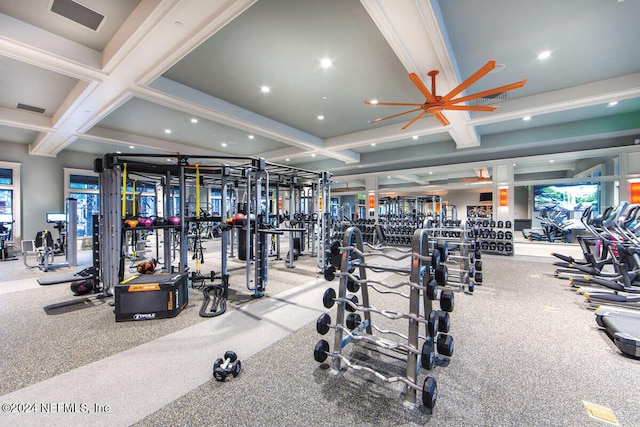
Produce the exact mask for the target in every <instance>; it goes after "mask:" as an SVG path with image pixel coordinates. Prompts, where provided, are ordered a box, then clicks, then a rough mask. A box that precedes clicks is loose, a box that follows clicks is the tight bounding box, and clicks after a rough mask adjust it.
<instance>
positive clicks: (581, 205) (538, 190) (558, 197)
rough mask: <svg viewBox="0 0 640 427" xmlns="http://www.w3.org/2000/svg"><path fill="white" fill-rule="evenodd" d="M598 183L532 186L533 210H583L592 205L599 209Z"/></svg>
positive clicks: (594, 208)
mask: <svg viewBox="0 0 640 427" xmlns="http://www.w3.org/2000/svg"><path fill="white" fill-rule="evenodd" d="M599 200H600V184H597V183H589V184H557V185H536V186H534V187H533V210H534V211H542V210H545V209H558V208H561V209H566V210H568V211H584V210H585V209H586V208H588V207H589V206H593V210H594V212H598V211H599Z"/></svg>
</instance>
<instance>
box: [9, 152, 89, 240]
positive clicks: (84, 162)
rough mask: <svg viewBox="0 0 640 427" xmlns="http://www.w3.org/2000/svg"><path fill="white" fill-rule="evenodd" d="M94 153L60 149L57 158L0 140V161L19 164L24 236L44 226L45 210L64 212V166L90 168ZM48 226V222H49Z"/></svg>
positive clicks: (22, 232) (29, 237) (32, 233)
mask: <svg viewBox="0 0 640 427" xmlns="http://www.w3.org/2000/svg"><path fill="white" fill-rule="evenodd" d="M95 158H96V156H94V155H90V154H84V153H76V152H63V153H61V154H59V155H58V156H57V157H43V156H32V155H29V151H28V146H27V145H23V144H11V143H6V142H0V160H3V161H8V162H16V163H21V164H22V167H21V177H20V180H21V187H22V188H21V194H22V197H21V200H17V201H16V202H17V203H20V205H21V207H22V230H21V235H22V238H23V239H27V240H30V239H33V238H35V236H36V233H37V232H38V231H40V230H43V229H45V228H46V227H47V222H46V220H45V217H46V213H47V212H64V209H65V200H64V171H63V168H64V167H69V168H78V169H88V170H93V160H94V159H95ZM49 227H50V225H49Z"/></svg>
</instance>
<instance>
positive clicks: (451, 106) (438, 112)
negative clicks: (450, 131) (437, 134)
mask: <svg viewBox="0 0 640 427" xmlns="http://www.w3.org/2000/svg"><path fill="white" fill-rule="evenodd" d="M495 67H496V61H495V60H493V59H492V60H490V61H489V62H487V63H486V64H485V65H484V66H483V67H482V68H480V69H479V70H478V71H476V72H475V73H474V74H473V75H472V76H471V77H469V78H468V79H467V80H465V81H463V82H462V83H460V84H459V85H458V86H457V87H456V88H455V89H453V90H452V91H451V92H449V93H448V94H446V95H445V96H437V95H436V76H437V75H438V73H439V71H438V70H432V71H429V72H428V73H427V75H428V76H429V77H431V91H429V89H427V86H426V85H425V84H424V83H423V82H422V80H420V77H418V75H417V74H416V73H411V74H409V80H411V81H412V82H413V84H414V85H416V87H417V88H418V89H419V90H420V92H422V94H423V95H424V96H425V98H426V101H425V102H424V104H409V103H400V102H378V101H364V103H365V104H367V105H388V106H396V107H418V108H414V109H413V110H409V111H405V112H404V113H399V114H394V115H392V116H387V117H382V118H380V119H375V120H370V121H369V123H377V122H380V121H382V120H387V119H392V118H394V117H398V116H402V115H404V114H409V113H414V112H416V111H420V110H422V111H420V113H419V114H418V115H417V116H415V117H414V118H413V119H411V121H410V122H408V123H407V124H406V125H404V126H403V127H401V128H400V130H405V129H406V128H408V127H409V126H411V125H412V124H414V123H415V122H416V121H417V120H418V119H419V118H421V117H422V116H424V115H425V114H427V113H429V114H433V115H434V116H436V118H437V119H438V120H439V121H440V123H442V125H443V126H447V125H448V124H449V123H450V122H449V120H447V118H446V117H445V115H444V114H443V113H442V112H443V111H444V110H466V111H493V110H495V109H496V108H498V107H497V106H492V105H457V104H460V103H461V102H466V101H471V100H473V99H477V98H482V97H486V96H490V95H495V94H498V93H500V92H506V91H508V90H512V89H517V88H521V87H522V86H524V85H525V84H526V83H527V80H526V79H525V80H522V81H519V82H517V83H511V84H508V85H505V86H500V87H496V88H493V89H489V90H485V91H482V92H478V93H474V94H473V95H468V96H463V97H461V98H456V99H453V97H454V96H456V95H458V94H459V93H460V92H462V91H463V90H465V89H467V88H468V87H469V86H471V85H472V84H473V83H475V82H476V81H478V80H480V79H481V78H482V77H484V76H485V75H486V74H487V73H489V72H490V71H491V70H493V69H494V68H495Z"/></svg>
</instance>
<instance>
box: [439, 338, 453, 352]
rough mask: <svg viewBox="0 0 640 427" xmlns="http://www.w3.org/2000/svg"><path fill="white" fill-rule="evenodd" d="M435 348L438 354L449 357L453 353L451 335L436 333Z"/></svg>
mask: <svg viewBox="0 0 640 427" xmlns="http://www.w3.org/2000/svg"><path fill="white" fill-rule="evenodd" d="M437 348H438V353H439V354H442V355H443V356H449V357H451V356H452V355H453V337H452V336H451V335H447V334H438V340H437Z"/></svg>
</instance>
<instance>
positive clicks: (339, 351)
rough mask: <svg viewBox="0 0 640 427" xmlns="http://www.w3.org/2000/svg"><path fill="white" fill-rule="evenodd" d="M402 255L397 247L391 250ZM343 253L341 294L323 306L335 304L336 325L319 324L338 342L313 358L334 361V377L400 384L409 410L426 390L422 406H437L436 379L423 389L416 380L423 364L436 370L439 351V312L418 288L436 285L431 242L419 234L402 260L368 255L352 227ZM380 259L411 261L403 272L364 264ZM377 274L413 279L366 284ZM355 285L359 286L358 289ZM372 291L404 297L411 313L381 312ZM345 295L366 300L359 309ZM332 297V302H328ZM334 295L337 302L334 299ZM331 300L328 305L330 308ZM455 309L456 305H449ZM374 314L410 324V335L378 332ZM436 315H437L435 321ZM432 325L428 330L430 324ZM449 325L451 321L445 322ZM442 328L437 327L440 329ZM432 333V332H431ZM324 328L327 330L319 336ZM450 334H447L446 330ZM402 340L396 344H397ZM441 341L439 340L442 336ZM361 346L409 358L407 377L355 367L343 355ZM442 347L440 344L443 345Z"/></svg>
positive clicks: (318, 350)
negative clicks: (353, 374) (361, 374)
mask: <svg viewBox="0 0 640 427" xmlns="http://www.w3.org/2000/svg"><path fill="white" fill-rule="evenodd" d="M387 249H394V250H395V251H399V250H398V249H397V248H387ZM340 250H341V268H340V270H341V271H340V273H339V274H338V275H339V277H340V283H339V289H338V293H337V295H336V294H335V291H333V288H330V289H328V290H327V292H325V296H324V297H323V302H324V304H325V307H327V308H329V307H331V306H332V305H333V301H335V302H337V309H336V311H337V313H336V324H335V325H328V324H327V320H328V321H330V317H329V316H328V314H323V315H322V316H320V318H319V319H318V323H317V326H318V332H320V333H326V332H327V331H328V330H329V328H333V329H335V337H334V343H333V349H334V351H333V352H330V351H329V344H328V342H327V341H325V340H320V341H319V342H318V343H317V344H316V348H315V351H314V357H315V358H316V360H317V361H318V362H322V361H324V360H325V359H326V357H327V356H330V357H331V358H332V368H333V372H334V373H336V374H338V373H340V372H341V371H342V370H343V369H344V368H349V369H354V370H358V371H360V370H361V371H365V372H368V373H370V374H373V375H374V376H375V377H376V378H378V379H380V380H382V381H385V382H389V383H392V382H402V383H404V384H405V386H406V394H405V399H404V404H405V406H408V407H410V408H415V406H416V391H417V390H422V393H423V395H422V401H423V404H424V405H425V406H426V407H427V409H429V410H431V409H433V405H434V404H435V399H436V394H437V391H436V390H437V386H436V382H435V379H433V378H432V377H429V376H427V377H426V378H425V380H424V383H423V385H422V386H419V385H418V383H417V381H418V367H419V366H420V365H422V366H423V367H427V366H428V369H432V368H433V366H434V357H435V352H434V349H433V338H432V337H433V336H435V334H436V333H437V330H438V326H434V324H433V322H434V320H433V318H434V317H435V318H436V320H435V322H438V320H437V319H438V316H437V315H436V312H435V310H433V306H432V301H431V299H429V298H427V294H426V288H427V286H426V285H424V286H423V285H420V283H423V282H424V283H427V282H432V281H434V279H433V269H432V266H431V263H432V259H431V257H430V256H429V242H428V235H427V232H426V230H416V231H415V232H414V235H413V241H412V250H411V252H407V251H403V255H401V256H399V257H392V256H389V255H387V254H385V253H383V252H382V251H379V250H378V251H375V252H368V253H365V252H364V250H363V237H362V233H361V231H360V230H359V229H358V228H357V227H350V228H349V229H347V230H346V232H345V234H344V239H343V247H341V248H340ZM372 255H375V256H381V257H386V258H388V259H392V260H394V261H399V260H402V259H406V258H411V267H410V269H406V268H400V267H395V266H390V265H388V266H384V265H372V264H368V263H367V262H366V260H365V259H366V257H367V256H372ZM356 268H357V269H358V273H359V275H358V276H354V275H353V272H354V271H355V269H356ZM368 269H373V270H376V271H390V272H396V273H404V274H407V273H408V274H409V281H404V282H402V283H400V284H397V285H390V284H387V283H383V282H381V281H376V280H367V270H368ZM355 283H357V286H356V285H354V284H355ZM376 285H378V286H382V287H385V288H386V289H380V288H378V287H377V286H376ZM400 287H408V288H409V294H408V295H407V294H403V293H402V292H400V291H398V290H397V289H398V288H400ZM370 289H371V290H374V291H377V292H379V293H384V294H395V295H399V296H402V297H404V298H406V299H408V300H409V307H408V308H409V310H408V312H407V313H401V312H395V311H391V310H381V309H378V308H375V307H373V306H371V305H370V303H369V290H370ZM347 290H350V291H351V292H354V293H357V292H358V291H359V292H360V297H361V300H362V303H361V304H358V298H357V296H355V295H350V296H347ZM327 294H329V297H327ZM334 296H335V298H334ZM421 298H422V299H423V301H424V305H425V307H424V314H421V313H420V299H421ZM327 299H329V300H331V301H329V304H327V301H326V300H327ZM450 303H451V309H452V306H453V301H452V300H451V301H450ZM347 311H350V312H352V314H350V315H349V316H347V315H346V312H347ZM356 311H358V312H361V313H362V314H363V316H364V320H363V321H362V320H361V318H360V317H359V314H357V316H358V320H357V321H356V322H354V320H353V319H354V318H353V317H350V316H354V315H356V314H354V313H353V312H356ZM371 313H376V314H379V315H381V316H384V317H386V318H387V319H391V320H393V321H401V320H407V321H408V336H406V335H403V334H401V333H399V332H396V331H389V330H383V329H380V328H378V327H377V326H375V325H374V324H373V323H372V319H371ZM434 315H435V316H434ZM429 319H432V320H431V322H432V324H431V325H429V322H430V320H429ZM447 320H448V317H447ZM421 324H424V325H425V330H426V331H427V332H426V335H425V336H422V335H420V334H419V331H418V329H419V326H420V325H421ZM437 324H438V323H435V325H437ZM430 328H431V332H430V331H429V330H430ZM321 329H323V330H322V331H321ZM374 330H375V331H376V332H378V333H380V334H384V335H385V336H393V337H394V338H395V339H396V340H393V339H388V338H382V337H381V336H378V335H374ZM447 331H448V329H447ZM441 335H444V337H443V339H444V338H446V341H447V343H448V345H449V352H448V353H449V354H448V355H449V356H450V355H451V353H452V351H453V339H452V338H451V337H450V336H448V335H445V334H441ZM398 338H399V339H400V340H401V341H398V340H397V339H398ZM420 341H422V342H423V345H422V350H419V348H420V346H419V343H420ZM439 341H440V337H439ZM352 342H353V343H356V342H362V343H367V344H371V345H374V346H378V347H380V348H385V349H389V350H394V351H397V352H400V353H403V354H405V355H406V358H407V367H406V376H392V377H388V376H385V375H384V374H382V373H380V372H378V371H376V370H375V369H373V368H371V367H367V366H363V365H360V364H357V363H355V362H352V361H350V360H349V359H348V358H347V357H346V356H344V355H343V350H344V349H345V347H347V346H348V345H349V344H350V343H352ZM439 348H440V344H439Z"/></svg>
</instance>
